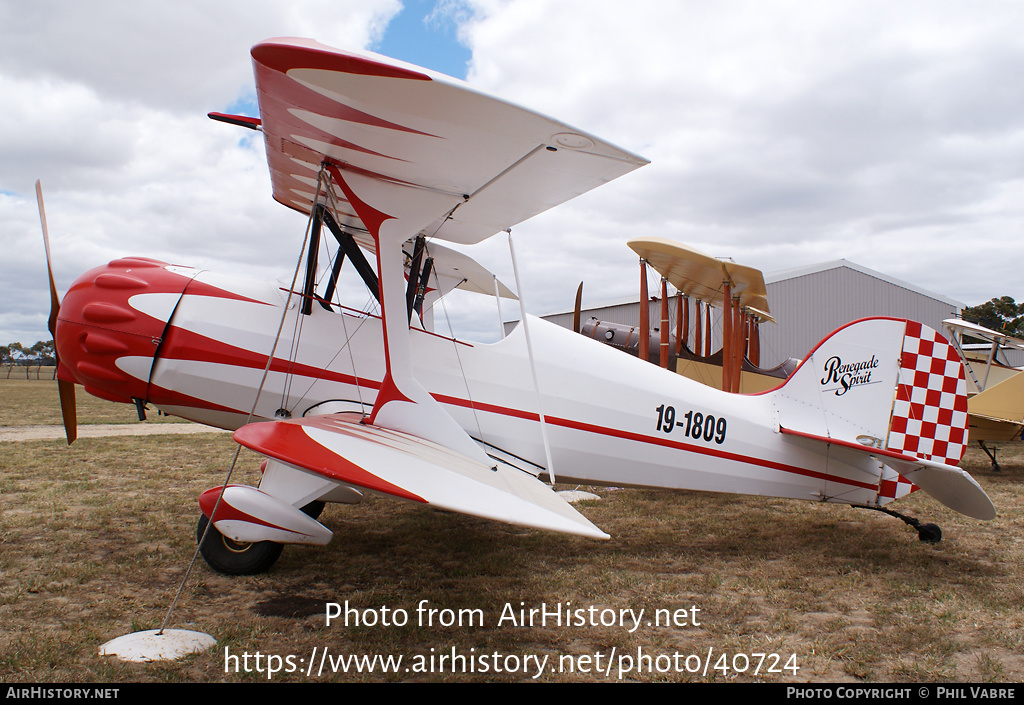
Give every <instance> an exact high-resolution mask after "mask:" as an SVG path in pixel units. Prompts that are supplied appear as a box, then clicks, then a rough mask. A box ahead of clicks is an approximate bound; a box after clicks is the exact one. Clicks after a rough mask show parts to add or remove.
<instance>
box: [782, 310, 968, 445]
mask: <svg viewBox="0 0 1024 705" xmlns="http://www.w3.org/2000/svg"><path fill="white" fill-rule="evenodd" d="M772 394H773V396H774V398H775V400H776V402H775V406H776V410H777V412H778V414H779V418H778V420H779V425H780V426H781V427H782V428H784V429H787V430H791V431H796V432H800V433H802V434H804V435H811V436H820V437H824V438H828V439H830V440H835V441H837V442H842V441H846V442H852V443H858V444H860V445H862V446H867V447H871V448H877V449H881V450H889V451H892V452H894V453H897V454H899V455H912V456H916V457H918V458H921V459H923V460H929V461H933V462H939V463H942V464H944V465H956V464H958V463H959V462H960V458H961V457H962V456H963V454H964V450H965V449H966V447H967V383H966V379H965V377H964V371H963V365H962V364H961V362H960V357H959V355H958V354H957V352H956V350H955V349H954V348H953V346H951V345H950V344H949V342H948V341H947V340H946V339H945V338H943V337H942V335H940V334H939V333H937V332H936V331H934V330H933V329H931V328H929V327H928V326H925V325H922V324H920V323H917V322H915V321H906V320H903V319H896V318H866V319H862V320H859V321H855V322H853V323H850V324H848V325H846V326H843V327H842V328H840V329H838V330H836V331H834V332H833V333H832V334H831V335H829V336H828V337H827V338H825V339H824V340H823V341H821V343H819V344H818V346H817V347H816V348H815V349H814V350H812V351H811V352H810V354H809V355H808V356H807V357H806V358H805V359H804V360H803V362H801V363H800V366H799V367H798V368H797V369H796V371H795V372H794V373H793V374H792V376H790V378H789V379H788V380H787V381H786V383H785V384H784V385H783V386H782V387H779V388H778V389H777V390H775V392H773V393H772Z"/></svg>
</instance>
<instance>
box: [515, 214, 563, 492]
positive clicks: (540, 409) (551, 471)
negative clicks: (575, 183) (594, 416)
mask: <svg viewBox="0 0 1024 705" xmlns="http://www.w3.org/2000/svg"><path fill="white" fill-rule="evenodd" d="M505 232H507V233H508V250H509V252H510V253H511V255H512V273H513V274H514V275H515V277H516V291H517V292H518V293H519V316H520V318H521V319H522V321H523V333H524V334H525V335H526V352H527V353H528V354H529V356H530V373H531V374H532V375H533V391H534V392H536V393H537V416H539V417H540V437H541V440H543V441H544V456H545V457H546V458H547V461H548V476H549V477H550V478H551V482H552V483H554V482H555V467H554V465H555V464H554V462H552V460H551V444H550V443H549V442H548V425H547V422H546V420H545V418H544V405H543V404H542V403H541V396H540V383H539V382H537V365H535V364H534V362H533V345H531V344H530V328H529V325H528V324H527V322H526V304H525V303H523V285H522V284H521V283H520V281H519V266H518V265H517V264H516V248H515V245H513V244H512V229H511V228H509V229H508V230H506V231H505Z"/></svg>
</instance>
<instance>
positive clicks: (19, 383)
mask: <svg viewBox="0 0 1024 705" xmlns="http://www.w3.org/2000/svg"><path fill="white" fill-rule="evenodd" d="M32 369H33V376H32V378H31V379H25V378H24V377H23V376H22V377H18V376H17V375H18V374H19V373H20V374H21V375H24V372H22V371H21V370H17V371H16V372H15V375H14V376H12V377H11V378H10V379H7V378H5V377H2V376H0V426H37V425H42V424H60V423H62V421H61V415H60V402H59V401H58V397H57V382H56V381H54V380H53V379H51V376H52V372H46V369H47V368H43V370H44V373H43V374H42V375H41V377H42V378H41V379H38V380H37V379H36V378H35V372H34V370H35V368H32ZM75 391H76V394H75V406H76V408H77V412H78V423H79V424H98V423H138V420H139V417H138V414H137V413H136V411H135V407H134V406H132V405H131V404H114V403H112V402H109V401H104V400H102V399H97V398H96V397H94V396H92V395H90V394H86V393H85V392H84V391H83V390H82V388H81V387H76V390H75ZM182 421H183V419H179V418H176V417H173V416H163V415H160V414H157V413H156V411H155V410H154V411H151V412H150V413H148V414H147V415H146V422H147V423H179V422H182Z"/></svg>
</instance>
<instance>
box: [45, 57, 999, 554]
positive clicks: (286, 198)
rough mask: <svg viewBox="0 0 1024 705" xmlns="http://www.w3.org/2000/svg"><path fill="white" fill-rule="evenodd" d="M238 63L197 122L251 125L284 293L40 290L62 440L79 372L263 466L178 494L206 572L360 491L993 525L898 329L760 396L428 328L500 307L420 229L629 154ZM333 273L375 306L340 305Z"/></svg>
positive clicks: (469, 108)
mask: <svg viewBox="0 0 1024 705" xmlns="http://www.w3.org/2000/svg"><path fill="white" fill-rule="evenodd" d="M252 59H253V66H254V70H255V77H256V89H257V94H258V100H259V108H260V117H259V119H256V118H244V117H237V116H224V115H212V117H215V118H218V119H222V120H226V121H229V122H235V123H238V124H241V125H243V126H246V127H250V128H253V129H258V130H260V131H262V133H263V136H264V139H265V142H266V150H267V159H268V161H269V164H270V172H271V177H272V183H273V195H274V198H275V199H276V200H278V201H280V202H281V203H283V204H284V205H287V206H288V207H290V208H293V209H296V210H299V211H301V212H303V213H306V214H308V215H309V217H310V226H309V230H308V243H307V245H306V248H307V249H306V252H307V255H306V276H305V279H304V281H302V280H301V278H297V279H298V280H299V284H298V285H293V286H292V287H288V286H284V287H282V286H281V284H280V283H279V282H267V281H253V280H248V279H243V278H240V277H237V276H231V275H224V274H216V273H213V272H209V271H201V270H198V269H193V268H190V267H186V266H177V265H171V264H167V263H164V262H158V261H154V260H151V259H145V258H125V259H119V260H115V261H113V262H110V263H109V264H107V265H105V266H103V267H99V268H97V269H94V270H92V271H90V272H88V273H86V274H84V275H83V276H82V277H80V278H79V279H78V280H77V281H76V282H75V283H74V284H73V285H72V286H71V288H70V290H69V291H68V293H67V295H66V296H65V298H64V300H63V303H61V304H60V305H59V312H58V307H57V305H56V299H57V297H56V293H55V290H53V289H52V290H51V291H52V293H53V299H54V317H55V319H56V320H55V322H54V323H55V326H54V327H55V339H56V343H57V350H58V355H59V371H58V376H59V379H60V380H61V389H62V392H61V396H62V401H63V406H64V408H65V413H66V419H67V421H66V425H67V427H68V435H69V440H72V439H73V434H74V423H75V421H74V400H73V390H74V384H80V385H82V386H83V387H84V388H85V389H86V391H88V392H90V393H91V394H94V395H96V396H98V397H102V398H104V399H110V400H114V401H120V402H127V403H133V404H135V405H136V406H137V407H138V409H139V412H140V416H141V415H142V414H143V412H144V409H145V408H147V407H156V408H157V409H160V410H161V411H163V412H165V413H168V414H174V415H177V416H181V417H185V418H188V419H192V420H195V421H199V422H202V423H205V424H210V425H212V426H217V427H221V428H228V429H236V430H235V439H236V440H237V441H238V442H239V443H240V444H242V445H243V446H245V447H248V448H251V449H253V450H255V451H257V452H259V453H261V454H262V455H264V456H266V458H267V461H266V463H265V469H264V472H263V475H262V480H261V482H260V484H259V487H250V486H244V485H232V484H229V485H228V486H227V487H223V488H222V487H217V488H214V489H211V490H209V491H208V492H206V493H205V494H203V495H202V497H200V500H199V503H200V507H201V509H202V516H201V518H200V527H201V528H202V527H204V526H205V525H206V524H207V523H208V519H209V518H212V527H213V528H212V530H210V531H209V536H207V538H206V540H205V542H204V545H203V548H202V552H203V555H204V557H205V558H206V560H207V562H208V563H210V565H211V566H212V567H213V568H215V569H217V570H219V571H223V572H227V573H253V572H259V571H264V570H266V569H268V568H269V567H270V566H271V565H272V564H273V562H274V561H275V560H276V559H277V557H278V555H279V554H280V552H281V547H282V545H283V544H290V543H295V544H325V543H327V542H328V541H329V540H330V539H331V531H330V530H329V529H328V528H326V527H325V526H324V525H322V524H321V523H319V522H318V521H316V519H315V515H316V514H317V513H318V512H317V511H315V509H316V508H318V507H322V503H323V502H342V503H355V502H358V501H360V499H361V498H362V497H363V496H364V495H365V494H366V493H379V494H384V495H390V496H394V497H399V498H401V499H405V500H409V501H412V502H421V503H425V504H429V505H431V506H434V507H438V508H442V509H447V510H452V511H456V512H464V513H467V514H472V515H476V516H481V517H487V518H491V519H496V520H499V521H504V522H510V523H514V524H519V525H524V526H529V527H537V528H542V529H549V530H555V531H563V532H568V533H572V534H579V535H583V536H591V537H595V538H607V535H606V534H605V533H604V532H603V531H601V530H600V529H599V528H597V527H596V526H594V525H593V524H592V523H591V522H590V521H588V520H587V519H586V518H585V517H584V516H583V515H581V514H580V513H579V512H577V511H576V510H575V509H574V508H572V507H571V506H570V505H569V504H568V503H567V502H566V501H565V500H563V499H562V497H560V496H559V495H558V494H556V493H555V492H554V491H553V490H552V489H551V488H550V486H549V485H547V484H545V482H544V481H543V480H555V479H557V480H558V481H567V482H573V483H584V484H591V485H602V484H611V485H619V486H623V485H625V486H641V487H660V488H672V489H675V488H678V489H697V490H710V491H718V492H733V493H741V494H754V495H770V496H775V497H791V498H798V499H810V500H817V501H824V502H836V503H843V504H850V505H855V506H863V507H870V508H882V507H884V506H885V505H887V504H888V503H889V502H891V501H892V500H894V499H898V498H900V497H903V496H905V495H907V494H909V493H910V492H911V491H912V490H914V489H915V488H916V487H920V488H921V489H923V490H924V491H925V492H927V493H929V494H931V495H932V496H934V497H935V498H937V499H938V500H939V501H940V502H942V503H944V504H946V505H947V506H949V507H952V508H953V509H955V510H957V511H959V512H962V513H964V514H967V515H969V516H971V517H976V518H979V519H990V518H992V517H994V516H995V509H994V507H993V505H992V502H991V501H990V500H989V498H988V496H987V495H986V494H985V492H984V491H983V490H982V489H981V487H980V486H979V485H978V484H977V482H975V481H974V479H973V478H971V476H970V475H968V474H967V473H966V472H964V471H963V470H961V469H959V468H958V467H957V464H958V463H959V461H960V458H961V455H962V453H963V451H964V448H965V446H966V444H967V440H968V439H967V395H966V389H965V378H964V372H963V369H962V367H961V364H960V360H959V357H958V355H957V353H956V350H954V349H953V348H952V347H951V346H950V345H949V344H948V343H947V342H946V340H945V339H944V338H943V337H942V336H940V335H939V334H937V333H936V332H935V331H933V330H931V329H929V328H926V327H923V326H922V325H920V324H917V323H913V322H910V321H905V320H897V319H887V318H875V319H867V320H862V321H858V322H856V323H853V324H849V325H847V326H845V327H843V328H841V329H839V330H837V331H835V332H834V333H832V334H831V335H829V336H828V337H827V338H826V339H825V340H823V341H822V342H821V343H820V344H819V345H818V347H817V348H815V349H814V350H813V351H811V352H810V353H809V354H808V355H807V357H806V358H805V359H804V360H803V363H802V364H801V366H800V367H799V368H798V369H797V370H796V371H795V373H794V374H792V375H791V376H790V377H789V379H788V380H787V381H786V382H785V383H784V384H782V385H781V386H779V387H778V388H776V389H774V390H772V391H770V392H767V393H763V394H757V395H740V394H730V393H726V392H722V391H719V390H716V389H712V388H709V387H707V386H704V385H702V384H699V383H697V382H694V381H692V380H690V379H687V378H685V377H682V376H680V375H677V374H675V373H673V372H669V371H667V370H663V369H660V368H658V367H656V366H654V365H650V364H648V363H646V362H644V361H641V360H639V359H637V358H634V357H630V356H627V355H623V354H621V353H620V352H618V351H616V350H614V349H612V348H609V347H607V346H605V345H602V344H601V343H598V342H595V341H593V340H588V339H586V338H584V337H582V336H580V335H576V334H575V333H573V332H572V331H570V330H567V329H563V328H559V327H557V326H554V325H552V324H549V323H546V322H544V321H542V320H540V319H537V318H532V317H525V318H524V320H523V321H522V323H521V324H520V325H519V326H518V327H517V328H516V329H515V330H514V331H513V332H511V333H510V334H509V335H508V336H507V337H505V338H504V339H502V340H500V341H499V342H496V343H489V344H479V343H473V342H467V341H463V340H456V339H453V338H451V337H447V336H443V335H439V334H437V333H435V332H433V331H432V330H431V326H430V316H429V315H428V314H427V310H428V309H429V304H430V303H431V301H433V300H435V299H436V298H437V297H438V296H440V295H443V294H444V293H446V292H447V291H449V290H450V289H451V288H453V286H455V285H457V284H458V285H462V286H464V287H465V286H469V287H474V288H476V289H483V290H490V291H492V292H493V293H495V294H496V295H499V296H511V294H510V292H508V291H507V290H505V289H504V288H502V287H501V286H500V285H497V282H496V280H495V279H493V278H492V277H491V276H490V275H489V274H487V273H486V271H485V270H483V268H482V267H479V265H476V263H474V262H472V260H470V259H469V258H468V257H466V256H465V255H460V254H459V253H457V252H455V251H454V250H453V249H452V248H449V247H446V246H445V245H443V244H442V243H443V242H452V243H463V244H469V243H476V242H480V241H482V240H484V239H486V238H489V237H491V236H492V235H494V234H496V233H498V232H502V231H505V230H507V229H509V228H511V227H512V226H513V225H515V224H517V223H520V222H522V221H523V220H525V219H527V218H530V217H531V216H533V215H535V214H537V213H540V212H542V211H545V210H547V209H548V208H551V207H553V206H555V205H557V204H559V203H562V202H564V201H566V200H569V199H571V198H573V197H575V196H577V195H579V194H582V193H584V192H586V191H589V190H590V189H592V188H594V187H596V186H598V185H601V184H603V183H605V182H608V181H611V180H612V179H615V178H616V177H618V176H621V175H623V174H625V173H627V172H630V171H632V170H634V169H636V168H638V167H640V166H642V165H644V164H645V163H646V160H644V159H642V158H641V157H638V156H636V155H634V154H631V153H630V152H628V151H625V150H623V149H620V148H618V147H615V146H613V145H611V144H609V143H607V142H604V141H602V140H600V139H598V138H597V137H594V136H592V135H589V134H586V133H584V132H581V131H579V130H577V129H575V128H572V127H569V126H567V125H564V124H561V123H559V122H557V121H555V120H552V119H550V118H547V117H544V116H541V115H538V114H536V113H533V112H531V111H528V110H525V109H523V108H520V107H517V106H515V105H511V104H509V103H507V102H504V101H502V100H499V99H497V98H494V97H491V96H488V95H485V94H482V93H480V92H478V91H476V90H474V89H473V88H471V87H469V86H467V85H466V84H464V83H462V82H459V81H456V80H454V79H451V78H448V77H446V76H441V75H439V74H436V73H432V72H430V71H427V70H424V69H420V68H417V67H413V66H409V65H406V64H402V63H400V62H396V61H393V60H390V59H386V58H384V57H380V56H376V55H372V54H366V53H356V52H346V51H339V50H335V49H332V48H329V47H326V46H323V45H321V44H318V43H316V42H313V41H308V40H299V39H275V40H270V41H267V42H263V43H261V44H258V45H256V46H255V47H253V49H252ZM323 226H326V230H325V229H324V227H323ZM44 232H45V225H44ZM327 232H329V233H330V236H328V235H327ZM321 238H322V239H323V240H324V241H328V240H331V238H333V243H336V244H337V251H336V255H335V256H334V260H333V262H330V263H322V262H318V253H319V252H320V251H321V248H322V246H323V243H321ZM333 243H332V246H333ZM367 255H369V257H367ZM345 258H348V259H349V260H351V261H352V265H353V267H354V268H355V270H356V271H357V272H358V273H359V276H360V277H361V278H362V280H363V281H364V282H365V284H366V286H367V288H368V289H369V291H370V292H371V294H372V297H373V299H375V300H376V302H379V314H376V313H371V312H365V311H362V310H355V309H352V308H348V307H346V306H345V305H342V303H341V302H340V301H337V300H336V299H337V296H336V294H337V288H336V287H337V278H338V275H339V270H340V268H341V265H342V262H343V261H344V260H345ZM513 259H514V256H513ZM318 273H319V274H322V275H323V276H322V277H321V279H320V280H319V281H318V279H317V276H318ZM51 280H52V276H51ZM304 510H305V511H304ZM883 511H885V510H883ZM914 521H916V520H914ZM930 527H932V525H925V526H923V527H920V528H919V532H920V534H921V536H922V538H925V539H932V540H937V536H936V535H935V534H934V529H937V527H934V528H930ZM201 533H202V532H201Z"/></svg>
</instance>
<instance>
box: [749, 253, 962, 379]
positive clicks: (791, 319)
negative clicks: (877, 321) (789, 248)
mask: <svg viewBox="0 0 1024 705" xmlns="http://www.w3.org/2000/svg"><path fill="white" fill-rule="evenodd" d="M767 288H768V301H769V304H770V305H771V309H772V315H773V316H774V317H775V319H776V320H777V321H778V325H771V324H769V325H766V326H762V327H761V340H762V345H761V355H762V365H763V364H766V363H768V364H770V363H772V362H776V363H777V362H781V361H782V360H783V359H785V358H786V357H803V356H804V355H806V354H807V353H808V352H809V351H810V350H811V349H812V348H813V347H814V346H815V345H817V344H818V343H819V342H820V341H821V339H822V338H824V337H825V336H826V335H828V334H829V333H831V332H832V331H833V330H835V329H836V328H838V327H839V326H842V325H844V324H846V323H849V322H850V321H855V320H857V319H858V318H865V317H868V316H895V317H897V318H909V319H911V320H914V321H919V322H921V323H924V324H925V325H927V326H931V327H932V328H934V329H935V330H937V331H939V332H940V333H942V334H943V335H946V336H947V337H948V336H949V332H948V331H947V330H946V329H945V328H944V327H943V325H942V321H943V320H944V319H947V318H954V317H955V316H957V314H958V313H959V312H960V309H961V308H962V304H959V303H958V302H955V301H951V300H949V299H943V298H936V297H933V296H929V295H927V294H926V293H924V292H921V291H914V290H911V289H908V288H906V287H903V286H899V285H897V284H894V283H892V282H890V281H887V280H885V279H882V278H879V277H876V276H872V275H870V274H867V273H865V272H861V271H858V270H856V269H853V268H851V267H848V266H837V267H834V268H831V269H824V270H821V271H817V272H813V273H809V274H804V275H802V276H796V277H791V278H784V279H779V280H778V281H771V282H770V283H768V284H767Z"/></svg>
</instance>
